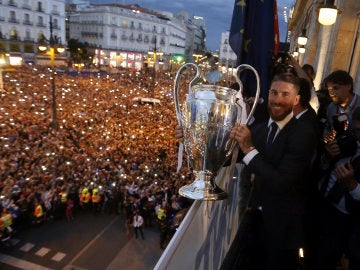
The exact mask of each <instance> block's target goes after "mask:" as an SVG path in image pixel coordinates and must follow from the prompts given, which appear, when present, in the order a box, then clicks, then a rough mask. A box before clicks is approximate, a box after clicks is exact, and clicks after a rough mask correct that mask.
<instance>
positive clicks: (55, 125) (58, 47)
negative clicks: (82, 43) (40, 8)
mask: <svg viewBox="0 0 360 270" xmlns="http://www.w3.org/2000/svg"><path fill="white" fill-rule="evenodd" d="M47 45H49V46H47ZM47 45H39V47H38V48H39V50H40V51H43V52H45V51H46V50H48V49H49V50H48V52H49V54H50V63H51V94H52V121H51V126H52V127H53V128H55V129H57V128H58V121H57V112H56V88H55V49H56V50H57V52H59V53H63V52H64V51H65V48H64V47H62V46H61V44H59V43H58V40H57V39H56V40H55V39H54V37H53V24H52V17H51V16H50V39H49V42H48V44H47Z"/></svg>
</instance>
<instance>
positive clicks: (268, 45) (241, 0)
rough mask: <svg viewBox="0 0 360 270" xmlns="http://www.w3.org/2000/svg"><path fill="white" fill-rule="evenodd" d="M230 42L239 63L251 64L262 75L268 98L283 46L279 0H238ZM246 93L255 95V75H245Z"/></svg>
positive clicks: (263, 86) (262, 94)
mask: <svg viewBox="0 0 360 270" xmlns="http://www.w3.org/2000/svg"><path fill="white" fill-rule="evenodd" d="M229 44H230V46H231V48H232V49H233V51H234V52H235V54H236V55H237V65H240V64H249V65H251V66H253V67H254V68H255V69H256V70H257V72H258V73H259V76H260V87H261V88H260V89H261V92H260V96H261V97H262V98H263V99H264V100H267V95H268V89H269V86H270V82H271V79H272V65H273V63H272V61H273V55H274V53H275V54H277V50H278V47H279V25H278V20H277V8H276V0H235V5H234V11H233V16H232V21H231V27H230V36H229ZM241 81H242V82H243V85H244V91H245V96H255V92H256V81H255V77H254V76H253V75H252V74H250V72H249V73H245V74H243V75H242V76H241Z"/></svg>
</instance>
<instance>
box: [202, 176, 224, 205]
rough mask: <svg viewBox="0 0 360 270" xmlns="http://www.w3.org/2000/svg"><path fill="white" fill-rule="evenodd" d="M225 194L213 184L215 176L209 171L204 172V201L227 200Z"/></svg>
mask: <svg viewBox="0 0 360 270" xmlns="http://www.w3.org/2000/svg"><path fill="white" fill-rule="evenodd" d="M227 196H228V195H227V193H226V192H225V191H223V190H222V189H221V188H219V187H218V186H217V185H216V183H215V175H214V174H213V173H212V172H210V171H205V189H204V198H203V200H205V201H217V200H224V199H226V198H227Z"/></svg>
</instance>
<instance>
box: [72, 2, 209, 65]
mask: <svg viewBox="0 0 360 270" xmlns="http://www.w3.org/2000/svg"><path fill="white" fill-rule="evenodd" d="M73 4H75V5H76V6H75V8H73V9H72V10H69V13H68V15H67V19H68V23H69V38H72V39H77V40H78V41H80V42H87V43H88V44H90V45H91V47H92V48H94V53H95V54H96V57H95V64H96V65H106V66H112V67H125V68H136V69H141V68H142V67H151V66H154V60H155V62H156V63H155V66H156V68H165V69H167V68H168V65H169V64H171V62H172V61H177V60H176V59H182V61H184V60H185V59H189V56H190V57H191V56H192V53H193V52H196V51H198V50H202V51H204V50H205V46H204V44H205V31H204V28H203V25H204V23H202V24H198V21H199V20H198V19H196V18H194V19H189V18H188V16H187V14H186V13H181V14H172V13H170V12H161V11H154V10H148V9H145V8H142V7H140V6H139V5H120V4H100V5H96V4H89V3H86V1H73ZM199 33H200V34H199ZM174 56H181V57H180V58H179V57H177V58H174Z"/></svg>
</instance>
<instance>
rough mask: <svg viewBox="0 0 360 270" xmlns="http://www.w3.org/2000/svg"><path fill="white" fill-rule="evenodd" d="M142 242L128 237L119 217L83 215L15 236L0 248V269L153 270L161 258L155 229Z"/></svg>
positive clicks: (147, 231)
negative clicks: (10, 244)
mask: <svg viewBox="0 0 360 270" xmlns="http://www.w3.org/2000/svg"><path fill="white" fill-rule="evenodd" d="M144 235H145V240H142V239H141V238H140V239H135V238H134V237H132V238H130V237H127V236H126V234H125V227H124V217H123V216H121V215H106V214H99V215H93V214H83V215H81V216H77V217H76V218H75V220H72V221H66V220H65V219H64V220H56V221H53V222H48V223H46V224H43V225H41V226H38V227H34V228H30V229H28V230H26V231H23V232H20V233H17V234H16V235H15V237H14V239H13V240H12V247H10V248H1V250H0V269H4V270H8V269H39V270H40V269H66V270H70V269H89V270H92V269H94V270H97V269H99V270H100V269H127V270H140V269H141V270H143V269H153V267H154V266H155V264H156V262H157V260H158V259H159V258H160V256H161V253H162V250H161V249H160V247H159V232H158V229H157V227H156V226H153V227H149V228H145V229H144Z"/></svg>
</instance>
